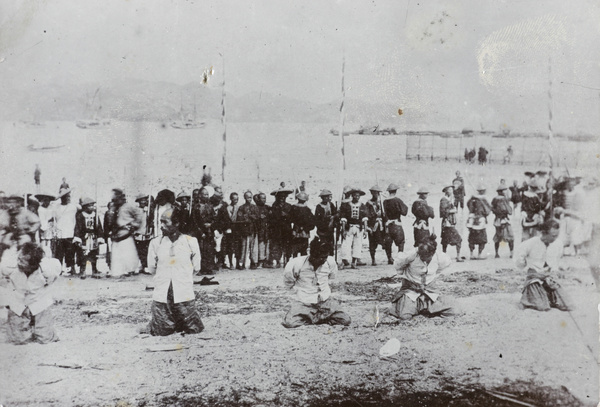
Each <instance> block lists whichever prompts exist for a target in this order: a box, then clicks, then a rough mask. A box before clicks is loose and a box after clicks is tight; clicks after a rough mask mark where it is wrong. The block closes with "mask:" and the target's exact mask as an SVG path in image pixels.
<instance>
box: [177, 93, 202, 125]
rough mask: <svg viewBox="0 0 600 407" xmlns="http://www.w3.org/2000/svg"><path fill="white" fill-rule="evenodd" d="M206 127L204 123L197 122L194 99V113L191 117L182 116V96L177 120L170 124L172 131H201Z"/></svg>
mask: <svg viewBox="0 0 600 407" xmlns="http://www.w3.org/2000/svg"><path fill="white" fill-rule="evenodd" d="M205 125H206V123H205V122H201V121H198V120H197V112H196V98H195V97H194V111H193V113H192V114H191V115H189V114H188V115H187V116H186V115H184V114H183V96H182V101H181V107H180V108H179V120H173V121H172V122H171V127H173V128H174V129H180V130H191V129H201V128H202V127H204V126H205Z"/></svg>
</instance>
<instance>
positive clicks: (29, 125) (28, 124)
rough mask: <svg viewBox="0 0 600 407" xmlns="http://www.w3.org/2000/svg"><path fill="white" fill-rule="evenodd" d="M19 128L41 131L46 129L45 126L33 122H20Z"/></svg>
mask: <svg viewBox="0 0 600 407" xmlns="http://www.w3.org/2000/svg"><path fill="white" fill-rule="evenodd" d="M19 127H24V128H26V129H41V128H44V127H46V125H45V124H44V123H41V122H38V121H35V120H22V121H21V122H19Z"/></svg>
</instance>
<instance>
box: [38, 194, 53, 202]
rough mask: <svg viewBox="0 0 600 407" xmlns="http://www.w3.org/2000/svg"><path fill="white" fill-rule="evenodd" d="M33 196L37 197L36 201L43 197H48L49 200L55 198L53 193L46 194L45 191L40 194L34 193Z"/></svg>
mask: <svg viewBox="0 0 600 407" xmlns="http://www.w3.org/2000/svg"><path fill="white" fill-rule="evenodd" d="M35 197H36V198H37V200H38V201H41V200H43V199H44V198H49V199H50V200H51V201H54V200H55V199H56V198H55V197H54V195H51V194H46V193H42V194H35Z"/></svg>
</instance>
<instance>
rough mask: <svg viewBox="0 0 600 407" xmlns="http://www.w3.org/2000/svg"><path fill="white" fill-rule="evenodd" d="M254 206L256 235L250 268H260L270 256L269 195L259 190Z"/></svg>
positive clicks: (252, 247)
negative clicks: (268, 247) (268, 248)
mask: <svg viewBox="0 0 600 407" xmlns="http://www.w3.org/2000/svg"><path fill="white" fill-rule="evenodd" d="M254 196H255V197H256V199H255V202H256V205H255V206H254V211H255V220H254V236H253V237H252V244H251V249H252V250H251V253H250V268H252V267H253V266H254V268H255V269H256V268H259V267H262V266H264V265H265V263H266V261H267V256H268V250H267V246H268V244H269V215H270V212H271V207H270V206H269V205H267V196H266V195H265V194H264V193H262V192H259V193H258V194H256V195H254Z"/></svg>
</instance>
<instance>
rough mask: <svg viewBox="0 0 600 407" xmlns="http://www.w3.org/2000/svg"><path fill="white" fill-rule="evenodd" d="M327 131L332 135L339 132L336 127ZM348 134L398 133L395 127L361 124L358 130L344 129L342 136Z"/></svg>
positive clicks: (377, 134) (378, 134) (386, 134)
mask: <svg viewBox="0 0 600 407" xmlns="http://www.w3.org/2000/svg"><path fill="white" fill-rule="evenodd" d="M329 133H330V134H331V135H332V136H339V135H340V132H339V130H336V129H331V130H330V131H329ZM350 134H360V135H364V136H390V135H398V134H399V133H398V132H397V131H396V129H395V128H393V127H391V128H380V127H379V126H361V127H360V128H359V129H358V130H350V131H347V132H346V131H345V132H344V136H349V135H350Z"/></svg>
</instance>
